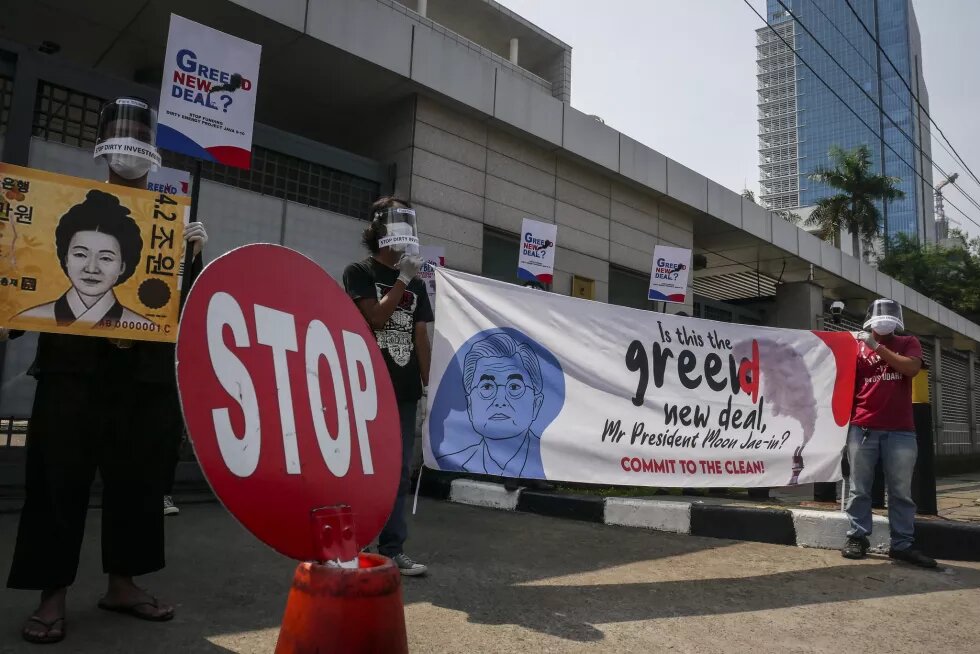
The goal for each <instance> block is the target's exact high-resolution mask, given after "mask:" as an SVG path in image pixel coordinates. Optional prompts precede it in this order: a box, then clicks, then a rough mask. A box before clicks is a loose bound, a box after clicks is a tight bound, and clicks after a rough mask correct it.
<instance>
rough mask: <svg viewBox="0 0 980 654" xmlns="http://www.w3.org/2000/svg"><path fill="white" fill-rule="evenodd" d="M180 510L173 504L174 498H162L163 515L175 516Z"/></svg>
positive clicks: (166, 496)
mask: <svg viewBox="0 0 980 654" xmlns="http://www.w3.org/2000/svg"><path fill="white" fill-rule="evenodd" d="M179 513H180V509H178V508H177V505H176V504H174V498H172V497H171V496H169V495H164V496H163V515H177V514H179Z"/></svg>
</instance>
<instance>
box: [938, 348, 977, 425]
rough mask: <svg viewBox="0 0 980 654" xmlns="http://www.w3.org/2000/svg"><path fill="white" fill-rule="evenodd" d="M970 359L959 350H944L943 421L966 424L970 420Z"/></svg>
mask: <svg viewBox="0 0 980 654" xmlns="http://www.w3.org/2000/svg"><path fill="white" fill-rule="evenodd" d="M967 364H968V359H967V358H966V357H964V356H963V355H962V354H960V353H959V352H954V351H952V350H943V361H942V373H943V402H942V410H943V423H944V424H945V423H950V422H955V423H961V424H963V425H966V424H967V422H969V409H968V406H969V402H970V398H969V397H968V396H967V388H968V385H969V379H968V376H967Z"/></svg>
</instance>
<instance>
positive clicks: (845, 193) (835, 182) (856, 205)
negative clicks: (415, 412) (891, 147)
mask: <svg viewBox="0 0 980 654" xmlns="http://www.w3.org/2000/svg"><path fill="white" fill-rule="evenodd" d="M830 159H831V161H832V162H833V163H834V167H833V168H823V169H819V170H816V171H814V172H812V173H810V175H809V176H808V177H809V179H810V180H811V181H814V182H821V183H823V184H826V185H827V186H829V187H831V188H832V189H836V190H838V191H840V193H837V194H836V195H832V196H830V197H827V198H823V199H821V200H818V201H817V208H816V209H814V210H813V213H811V214H810V217H809V218H807V220H806V223H805V224H806V226H807V227H817V228H819V229H818V234H819V235H820V238H822V239H824V240H827V241H830V240H832V241H833V243H834V245H835V246H837V247H840V238H841V231H842V230H845V229H846V230H848V231H849V232H851V237H852V239H853V241H852V245H853V248H854V250H853V252H854V256H855V257H856V256H858V250H859V249H858V244H859V242H860V243H863V244H864V247H865V250H866V251H869V250H871V249H873V248H874V240H875V238H877V237H878V235H879V234H880V233H881V228H882V225H881V212H880V211H879V210H878V207H877V206H875V201H877V200H881V201H883V202H888V201H889V200H898V199H900V198H903V197H905V193H904V192H903V191H902V190H901V189H899V188H897V185H898V184H899V183H900V182H901V181H902V180H901V179H899V178H897V177H887V176H885V175H876V174H874V173H873V172H872V170H871V151H870V150H869V149H868V146H866V145H861V146H858V147H857V148H855V149H853V150H843V149H841V148H840V147H838V146H836V145H835V146H832V147H831V148H830Z"/></svg>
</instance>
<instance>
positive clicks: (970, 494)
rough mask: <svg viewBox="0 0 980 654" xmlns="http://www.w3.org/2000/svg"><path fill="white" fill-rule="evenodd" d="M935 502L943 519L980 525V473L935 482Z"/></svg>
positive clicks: (945, 478)
mask: <svg viewBox="0 0 980 654" xmlns="http://www.w3.org/2000/svg"><path fill="white" fill-rule="evenodd" d="M936 502H937V504H938V505H939V515H940V516H942V517H944V518H949V519H950V520H963V521H966V522H977V523H980V473H976V472H975V473H972V474H967V475H955V476H952V477H944V478H943V479H939V480H937V481H936Z"/></svg>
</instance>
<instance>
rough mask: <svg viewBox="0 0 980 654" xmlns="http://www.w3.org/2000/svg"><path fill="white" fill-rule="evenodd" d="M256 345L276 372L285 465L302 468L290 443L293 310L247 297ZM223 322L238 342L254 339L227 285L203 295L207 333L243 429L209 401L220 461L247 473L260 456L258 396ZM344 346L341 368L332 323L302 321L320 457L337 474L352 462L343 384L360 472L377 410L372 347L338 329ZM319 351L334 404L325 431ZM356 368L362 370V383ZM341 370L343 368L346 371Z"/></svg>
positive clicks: (368, 467)
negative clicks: (332, 426) (333, 417)
mask: <svg viewBox="0 0 980 654" xmlns="http://www.w3.org/2000/svg"><path fill="white" fill-rule="evenodd" d="M253 315H254V318H255V333H256V340H257V345H262V346H266V347H268V348H270V350H271V352H270V355H271V357H272V363H273V369H274V370H275V377H276V390H277V398H278V406H279V424H280V427H281V431H282V441H283V452H284V455H285V465H286V472H287V473H289V474H296V475H298V474H301V472H302V467H301V464H300V459H299V449H298V447H297V443H296V420H295V416H294V413H293V404H292V387H291V384H290V379H289V368H288V361H287V358H286V353H287V352H297V351H298V350H299V345H298V342H297V333H296V320H295V318H294V316H293V314H291V313H286V312H284V311H279V310H277V309H272V308H269V307H265V306H262V305H258V304H256V305H253ZM226 325H227V326H229V327H230V328H231V331H232V336H233V337H234V343H235V346H236V347H239V348H243V347H252V344H251V343H250V342H249V338H248V325H247V322H246V318H245V314H244V313H243V312H242V308H241V306H240V305H239V303H238V301H237V300H235V298H234V297H233V296H231V295H230V294H228V293H224V292H218V293H215V294H214V295H213V296H212V297H211V300H210V302H209V303H208V310H207V337H208V353H209V355H210V357H211V366H212V368H213V369H214V373H215V376H217V378H218V382H219V383H220V384H221V387H222V388H223V389H224V390H225V392H226V393H228V395H230V396H231V397H232V399H234V400H235V401H236V402H237V403H238V405H239V407H240V408H241V410H242V413H243V415H244V416H245V421H244V430H243V433H242V434H236V433H235V431H234V428H233V427H232V424H231V419H230V417H229V411H228V408H227V407H221V408H215V409H212V411H211V415H212V420H213V422H214V431H215V436H216V438H217V442H218V448H219V450H220V452H221V457H222V458H223V459H224V462H225V465H226V466H228V470H230V471H231V472H232V474H234V475H236V476H238V477H248V476H250V475H251V474H252V473H254V472H255V469H256V468H257V467H258V464H259V456H260V453H261V444H262V428H261V421H260V419H259V402H258V396H257V395H256V392H255V385H254V383H253V382H252V377H251V375H250V374H249V371H248V368H247V367H246V366H245V364H244V363H242V361H241V359H239V358H238V357H237V356H235V353H234V352H232V351H231V350H230V349H229V348H228V347H227V346H226V345H225V342H224V338H223V333H224V328H225V326H226ZM342 339H343V348H344V353H345V357H344V359H345V361H344V363H345V364H346V369H342V364H341V358H340V354H339V353H338V352H337V348H336V346H335V345H334V341H333V338H332V337H331V335H330V330H329V329H327V327H326V325H324V324H323V323H322V322H321V321H319V320H313V321H312V322H310V324H309V325H308V326H307V329H306V341H305V352H304V362H305V369H306V375H305V377H306V384H307V391H308V394H307V397H308V399H309V402H310V411H311V413H312V415H313V431H314V433H315V434H316V439H317V443H318V445H319V447H320V454H321V455H322V457H323V461H324V463H325V464H326V466H327V469H329V470H330V472H331V473H332V474H334V475H335V476H337V477H343V476H345V475H346V474H347V472H348V470H349V469H350V458H351V433H350V426H351V418H350V414H349V411H348V407H347V394H346V389H347V387H348V385H349V387H350V389H351V400H352V402H351V404H352V408H353V411H354V416H353V422H354V428H355V432H356V434H357V444H358V448H359V449H360V452H361V467H362V469H363V470H364V474H366V475H370V474H374V464H373V462H372V460H371V445H370V442H369V439H368V423H369V422H371V421H372V420H374V419H375V418H376V417H377V415H378V394H377V388H376V385H375V379H374V367H373V366H372V364H371V354H370V351H369V350H368V347H367V343H365V342H364V339H363V337H361V336H360V335H359V334H356V333H354V332H350V331H347V330H343V332H342ZM321 358H322V359H325V360H326V363H327V367H328V368H329V370H330V375H331V380H332V382H333V388H334V400H335V405H336V407H337V434H336V435H333V434H331V433H330V430H329V428H328V427H327V421H326V417H325V416H324V410H325V409H324V407H323V400H322V395H321V390H320V388H321V387H320V372H319V371H320V360H321ZM360 371H363V383H362V378H361V377H362V376H361V373H360ZM345 372H346V376H345V374H344V373H345Z"/></svg>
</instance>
